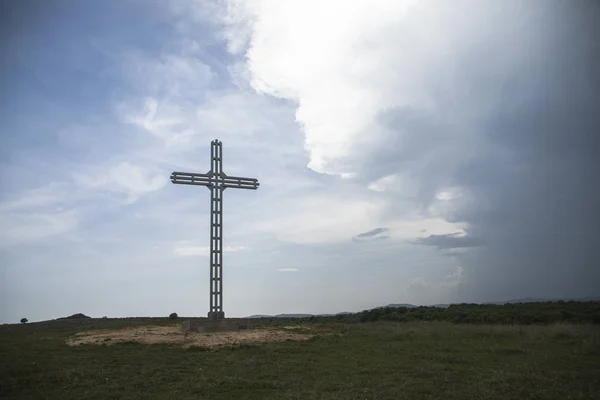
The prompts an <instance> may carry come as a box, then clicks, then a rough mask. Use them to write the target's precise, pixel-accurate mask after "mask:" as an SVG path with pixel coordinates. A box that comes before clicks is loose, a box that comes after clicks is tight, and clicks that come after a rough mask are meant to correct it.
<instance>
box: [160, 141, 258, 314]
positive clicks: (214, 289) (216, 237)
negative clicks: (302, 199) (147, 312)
mask: <svg viewBox="0 0 600 400" xmlns="http://www.w3.org/2000/svg"><path fill="white" fill-rule="evenodd" d="M171 182H173V183H177V184H181V185H198V186H206V187H207V188H209V189H210V311H209V312H208V319H211V320H220V319H223V318H225V313H224V312H223V191H224V190H225V189H227V188H236V189H251V190H256V189H258V186H259V183H258V180H257V179H254V178H242V177H238V176H227V175H226V174H225V173H224V172H223V143H222V142H221V141H219V140H216V139H215V140H213V141H212V142H210V171H209V172H207V173H206V174H196V173H191V172H173V173H172V174H171Z"/></svg>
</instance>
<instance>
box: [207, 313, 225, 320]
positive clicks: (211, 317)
mask: <svg viewBox="0 0 600 400" xmlns="http://www.w3.org/2000/svg"><path fill="white" fill-rule="evenodd" d="M208 319H209V320H210V321H219V320H222V319H225V312H223V311H209V312H208Z"/></svg>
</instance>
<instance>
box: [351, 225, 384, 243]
mask: <svg viewBox="0 0 600 400" xmlns="http://www.w3.org/2000/svg"><path fill="white" fill-rule="evenodd" d="M388 230H389V229H388V228H376V229H373V230H371V231H368V232H363V233H360V234H358V235H356V236H354V237H353V238H352V240H353V241H355V242H364V241H372V240H381V239H387V238H388V237H389V236H387V235H385V233H386V232H387V231H388Z"/></svg>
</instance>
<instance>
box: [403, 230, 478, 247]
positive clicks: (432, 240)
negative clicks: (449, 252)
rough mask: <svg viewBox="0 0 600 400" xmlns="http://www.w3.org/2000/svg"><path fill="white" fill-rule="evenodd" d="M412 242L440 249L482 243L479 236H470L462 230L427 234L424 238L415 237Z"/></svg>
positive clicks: (473, 245) (474, 245)
mask: <svg viewBox="0 0 600 400" xmlns="http://www.w3.org/2000/svg"><path fill="white" fill-rule="evenodd" d="M414 243H416V244H421V245H424V246H434V247H437V248H438V249H442V250H445V249H458V248H465V247H476V246H481V245H483V242H482V240H481V238H474V237H470V236H468V235H466V234H465V233H464V232H455V233H448V234H445V235H429V236H427V237H424V238H417V239H416V240H415V241H414Z"/></svg>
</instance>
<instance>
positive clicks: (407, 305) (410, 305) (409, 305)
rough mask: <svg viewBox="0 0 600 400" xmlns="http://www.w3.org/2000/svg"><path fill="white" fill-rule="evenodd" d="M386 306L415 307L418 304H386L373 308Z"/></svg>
mask: <svg viewBox="0 0 600 400" xmlns="http://www.w3.org/2000/svg"><path fill="white" fill-rule="evenodd" d="M386 307H390V308H400V307H405V308H415V307H418V306H415V305H414V304H388V305H387V306H379V307H375V309H378V308H386Z"/></svg>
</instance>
